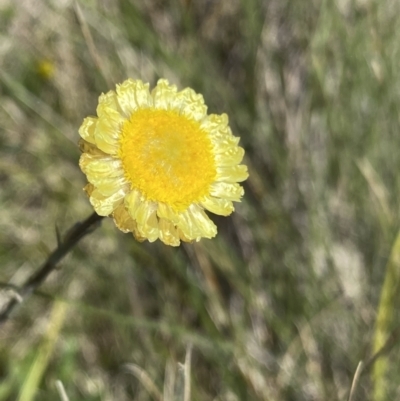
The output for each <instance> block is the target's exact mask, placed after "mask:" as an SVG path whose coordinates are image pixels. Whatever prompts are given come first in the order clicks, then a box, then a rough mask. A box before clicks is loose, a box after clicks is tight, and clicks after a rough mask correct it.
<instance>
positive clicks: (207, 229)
mask: <svg viewBox="0 0 400 401" xmlns="http://www.w3.org/2000/svg"><path fill="white" fill-rule="evenodd" d="M189 213H191V215H192V216H193V220H194V221H195V222H196V225H197V227H198V228H199V229H200V232H201V236H202V237H205V238H213V237H215V236H216V235H217V226H216V225H215V224H214V223H213V222H212V221H211V220H210V218H209V217H208V216H207V215H206V213H205V212H204V210H203V208H201V207H200V206H198V205H190V206H189Z"/></svg>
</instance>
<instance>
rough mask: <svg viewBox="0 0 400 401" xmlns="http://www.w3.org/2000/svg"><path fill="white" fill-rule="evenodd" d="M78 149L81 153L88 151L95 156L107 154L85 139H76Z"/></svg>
mask: <svg viewBox="0 0 400 401" xmlns="http://www.w3.org/2000/svg"><path fill="white" fill-rule="evenodd" d="M78 145H79V150H80V151H81V152H82V153H89V154H90V155H97V156H101V157H104V156H107V154H106V153H104V152H103V151H102V150H100V149H99V148H98V147H97V146H96V145H95V144H93V143H90V142H87V141H85V140H84V139H79V141H78Z"/></svg>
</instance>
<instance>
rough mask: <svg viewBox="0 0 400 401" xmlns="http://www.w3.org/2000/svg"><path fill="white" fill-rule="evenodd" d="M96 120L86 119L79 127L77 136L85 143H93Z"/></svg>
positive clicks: (94, 118) (92, 118) (93, 118)
mask: <svg viewBox="0 0 400 401" xmlns="http://www.w3.org/2000/svg"><path fill="white" fill-rule="evenodd" d="M96 125H97V118H96V117H86V118H85V119H84V120H83V123H82V125H81V126H80V127H79V135H80V136H81V137H82V139H84V140H85V141H87V142H90V143H95V139H94V130H95V129H96Z"/></svg>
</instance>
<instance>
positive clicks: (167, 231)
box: [158, 219, 180, 246]
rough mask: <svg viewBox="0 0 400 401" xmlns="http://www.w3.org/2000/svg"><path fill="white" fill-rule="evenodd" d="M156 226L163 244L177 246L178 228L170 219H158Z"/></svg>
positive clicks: (178, 241) (178, 242)
mask: <svg viewBox="0 0 400 401" xmlns="http://www.w3.org/2000/svg"><path fill="white" fill-rule="evenodd" d="M158 227H159V237H160V240H161V241H162V242H164V244H166V245H171V246H178V245H179V244H180V240H179V233H178V229H177V228H176V226H175V225H174V224H173V223H172V222H171V221H170V220H166V219H160V220H159V222H158Z"/></svg>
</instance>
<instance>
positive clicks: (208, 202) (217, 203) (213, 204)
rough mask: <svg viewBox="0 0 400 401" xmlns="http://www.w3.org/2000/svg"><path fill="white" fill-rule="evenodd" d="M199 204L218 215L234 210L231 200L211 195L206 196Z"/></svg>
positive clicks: (226, 214) (224, 214) (225, 214)
mask: <svg viewBox="0 0 400 401" xmlns="http://www.w3.org/2000/svg"><path fill="white" fill-rule="evenodd" d="M200 204H201V206H203V207H204V208H205V209H207V210H209V211H210V212H212V213H215V214H218V215H220V216H229V215H230V214H231V213H232V212H233V211H234V210H235V208H234V207H233V203H232V201H230V200H227V199H221V198H214V197H213V196H206V197H205V198H204V199H203V200H202V201H201V202H200Z"/></svg>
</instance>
